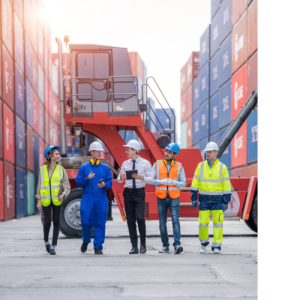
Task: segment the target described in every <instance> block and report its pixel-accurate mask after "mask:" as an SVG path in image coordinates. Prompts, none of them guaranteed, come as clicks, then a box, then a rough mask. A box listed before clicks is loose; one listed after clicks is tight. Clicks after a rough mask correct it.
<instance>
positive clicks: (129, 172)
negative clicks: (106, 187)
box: [126, 170, 138, 180]
mask: <svg viewBox="0 0 300 300" xmlns="http://www.w3.org/2000/svg"><path fill="white" fill-rule="evenodd" d="M132 174H138V170H130V171H126V180H129V179H134V178H133V177H132Z"/></svg>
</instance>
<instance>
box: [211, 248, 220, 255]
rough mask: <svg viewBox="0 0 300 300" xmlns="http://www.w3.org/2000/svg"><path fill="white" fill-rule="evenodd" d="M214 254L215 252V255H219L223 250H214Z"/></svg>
mask: <svg viewBox="0 0 300 300" xmlns="http://www.w3.org/2000/svg"><path fill="white" fill-rule="evenodd" d="M213 252H214V253H215V254H219V253H220V252H221V250H220V249H219V248H214V249H213Z"/></svg>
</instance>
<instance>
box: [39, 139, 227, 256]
mask: <svg viewBox="0 0 300 300" xmlns="http://www.w3.org/2000/svg"><path fill="white" fill-rule="evenodd" d="M124 147H125V148H126V150H125V152H126V154H127V157H128V160H126V161H124V163H123V164H122V166H121V169H120V173H119V175H118V178H117V181H118V182H119V183H122V182H124V180H125V185H124V191H123V196H124V202H125V210H126V217H127V225H128V231H129V235H130V241H131V244H132V249H131V250H130V252H129V254H137V253H139V252H140V253H145V252H146V251H147V247H146V224H145V217H144V211H145V185H146V184H151V185H155V194H156V196H157V209H158V216H159V230H160V236H161V242H162V249H161V250H160V251H159V252H160V253H169V251H170V250H169V246H170V244H169V236H168V231H167V213H168V210H169V211H170V214H171V219H172V225H173V234H174V243H173V246H174V253H175V254H179V253H181V252H182V251H183V247H182V246H181V242H180V238H181V232H180V222H179V210H180V201H179V199H180V188H181V187H184V186H185V185H186V177H185V172H184V168H183V166H182V164H181V163H180V162H178V161H177V160H176V156H177V155H178V153H179V151H180V149H179V146H178V145H177V144H176V143H170V144H169V145H168V146H167V147H166V151H165V154H164V159H163V160H158V161H156V162H155V163H154V165H153V166H152V167H151V164H150V162H149V161H147V160H146V159H143V158H142V157H140V155H139V152H140V150H141V145H140V143H139V142H138V141H136V140H130V141H129V142H128V143H127V144H126V145H124ZM59 150H60V149H59V147H58V146H50V147H48V148H46V149H45V153H44V154H45V158H46V162H45V165H44V166H42V167H41V168H40V176H39V183H38V190H37V195H36V198H37V199H38V204H37V207H38V208H39V209H42V210H43V212H44V240H45V246H46V250H47V252H49V253H50V254H56V253H55V246H56V245H57V238H58V233H59V215H60V205H61V203H62V201H63V199H64V198H65V197H67V196H68V194H69V193H70V184H69V180H68V176H67V173H66V171H65V170H64V168H63V167H62V166H60V165H59V158H60V155H59ZM218 150H219V148H218V145H217V144H216V143H214V142H209V143H208V144H207V145H206V148H205V150H204V151H205V152H206V155H207V159H206V160H205V161H203V162H201V163H199V164H198V166H197V168H196V171H195V174H194V177H193V181H192V185H191V194H192V195H191V200H192V205H193V207H194V208H195V209H197V206H199V219H198V221H199V239H200V242H201V248H200V253H206V247H207V246H208V244H209V233H208V230H209V222H210V214H211V213H212V219H213V232H214V235H213V242H212V247H211V249H212V251H213V252H214V253H220V251H221V245H222V240H223V220H224V211H225V210H226V209H227V208H228V203H229V202H230V200H231V184H230V180H229V173H228V170H227V167H226V166H225V165H224V164H223V163H221V162H220V161H219V160H218V158H217V155H218ZM89 151H90V153H91V159H90V160H89V162H87V163H85V164H83V165H82V166H81V167H80V168H79V172H78V174H77V177H76V183H77V185H78V187H81V188H82V189H83V197H82V200H81V204H80V216H81V226H82V245H81V252H82V253H85V252H86V251H87V248H88V244H89V243H91V237H92V234H93V230H92V229H93V228H94V252H95V254H102V253H103V244H104V239H105V226H106V220H107V213H108V207H109V203H108V198H107V196H106V190H108V189H110V188H111V186H112V174H111V171H110V169H109V167H108V166H107V165H105V164H103V163H101V161H100V157H101V155H102V153H103V151H104V149H103V147H102V145H101V143H99V142H93V143H92V144H91V145H90V147H89ZM199 203H200V205H199ZM51 208H53V223H54V230H53V239H52V246H50V244H49V241H48V235H49V230H50V224H51ZM136 225H137V226H138V229H139V233H140V249H139V248H138V236H137V228H136Z"/></svg>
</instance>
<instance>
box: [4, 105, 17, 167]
mask: <svg viewBox="0 0 300 300" xmlns="http://www.w3.org/2000/svg"><path fill="white" fill-rule="evenodd" d="M3 131H4V159H5V160H7V161H9V162H11V163H12V164H14V163H15V128H14V114H13V112H12V111H11V110H10V109H9V108H8V107H7V106H6V105H5V104H3Z"/></svg>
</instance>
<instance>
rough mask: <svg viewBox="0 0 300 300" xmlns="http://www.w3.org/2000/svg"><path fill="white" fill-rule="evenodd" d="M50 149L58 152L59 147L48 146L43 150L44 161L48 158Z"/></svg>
mask: <svg viewBox="0 0 300 300" xmlns="http://www.w3.org/2000/svg"><path fill="white" fill-rule="evenodd" d="M52 149H57V150H58V151H60V147H59V146H48V147H47V148H46V149H45V151H44V156H45V158H46V159H47V157H48V154H49V152H50V151H51V150H52Z"/></svg>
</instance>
